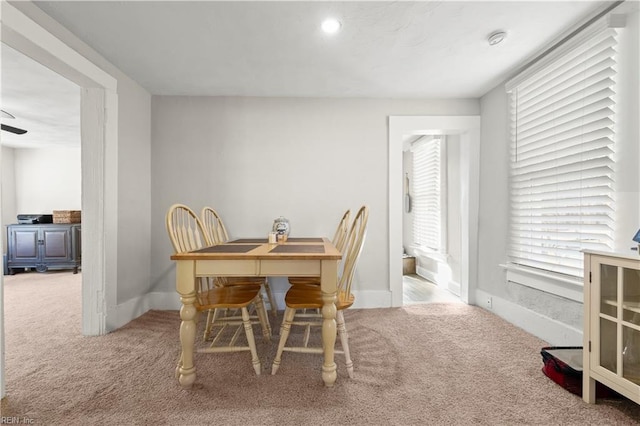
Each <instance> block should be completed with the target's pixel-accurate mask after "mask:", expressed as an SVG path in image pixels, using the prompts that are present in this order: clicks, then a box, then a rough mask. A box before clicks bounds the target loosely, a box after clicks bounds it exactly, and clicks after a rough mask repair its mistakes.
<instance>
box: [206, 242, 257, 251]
mask: <svg viewBox="0 0 640 426" xmlns="http://www.w3.org/2000/svg"><path fill="white" fill-rule="evenodd" d="M256 247H260V244H242V245H238V244H220V245H217V246H211V247H205V248H203V249H200V250H196V251H195V252H194V253H247V252H250V251H251V250H253V249H254V248H256Z"/></svg>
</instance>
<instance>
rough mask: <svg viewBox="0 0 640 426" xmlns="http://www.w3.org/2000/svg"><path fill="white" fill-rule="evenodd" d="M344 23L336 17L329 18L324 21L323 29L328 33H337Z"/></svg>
mask: <svg viewBox="0 0 640 426" xmlns="http://www.w3.org/2000/svg"><path fill="white" fill-rule="evenodd" d="M341 26H342V24H341V23H340V21H338V20H337V19H335V18H327V19H325V20H324V21H322V31H324V32H325V33H327V34H335V33H337V32H338V31H340V27H341Z"/></svg>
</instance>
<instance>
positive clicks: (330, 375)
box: [322, 292, 337, 387]
mask: <svg viewBox="0 0 640 426" xmlns="http://www.w3.org/2000/svg"><path fill="white" fill-rule="evenodd" d="M322 301H323V302H324V306H323V307H322V346H323V349H324V364H323V365H322V380H324V384H325V386H327V387H331V386H333V384H334V383H335V382H336V378H337V373H336V369H337V367H336V363H335V362H334V347H335V344H336V304H335V301H336V295H335V293H333V294H329V293H325V292H322Z"/></svg>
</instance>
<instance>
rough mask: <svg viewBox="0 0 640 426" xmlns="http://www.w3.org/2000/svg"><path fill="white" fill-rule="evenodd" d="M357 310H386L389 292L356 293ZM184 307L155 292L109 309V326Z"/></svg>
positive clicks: (278, 296)
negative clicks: (154, 311)
mask: <svg viewBox="0 0 640 426" xmlns="http://www.w3.org/2000/svg"><path fill="white" fill-rule="evenodd" d="M353 294H354V296H355V298H356V302H355V304H354V305H353V307H354V308H356V309H374V308H386V307H389V305H390V304H391V293H390V292H389V291H354V292H353ZM284 296H285V293H283V292H279V293H278V292H275V293H273V297H274V299H275V302H276V305H277V306H278V310H284V307H285V305H284ZM181 307H182V305H181V304H180V297H179V295H178V293H176V292H175V291H164V292H163V291H154V292H151V293H147V294H144V295H142V296H138V297H134V298H133V299H129V300H127V301H126V302H124V303H120V304H119V305H116V306H112V307H111V308H110V309H109V312H108V317H109V320H110V321H109V325H110V326H113V327H114V328H120V327H122V326H123V325H125V324H127V323H129V322H130V321H132V320H133V319H135V318H138V317H139V316H140V315H143V314H144V313H145V312H148V311H149V310H151V309H157V310H169V311H178V310H180V308H181Z"/></svg>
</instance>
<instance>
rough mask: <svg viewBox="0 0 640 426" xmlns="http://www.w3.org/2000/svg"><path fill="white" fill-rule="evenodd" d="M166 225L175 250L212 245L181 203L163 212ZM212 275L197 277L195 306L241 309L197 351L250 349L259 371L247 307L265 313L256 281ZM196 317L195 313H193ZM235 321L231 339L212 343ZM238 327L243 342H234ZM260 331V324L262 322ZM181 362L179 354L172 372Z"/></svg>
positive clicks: (197, 308) (198, 309)
mask: <svg viewBox="0 0 640 426" xmlns="http://www.w3.org/2000/svg"><path fill="white" fill-rule="evenodd" d="M166 226H167V232H168V234H169V239H170V240H171V243H172V245H173V248H174V250H175V252H176V253H184V252H188V251H193V250H198V249H200V248H202V247H206V246H210V245H212V244H211V242H210V241H209V239H208V237H207V235H206V234H205V231H204V227H203V225H202V222H201V221H200V219H199V218H198V216H197V215H196V214H195V213H194V212H193V210H191V209H190V208H189V207H187V206H185V205H183V204H174V205H172V206H171V207H170V208H169V210H168V212H167V215H166ZM215 278H216V277H198V278H197V288H196V300H195V303H194V305H195V308H196V310H197V311H198V312H203V311H204V312H214V311H216V310H219V309H239V310H240V311H241V320H240V321H238V320H236V319H233V320H229V321H227V322H226V323H221V324H222V325H221V330H220V331H219V332H218V334H217V335H216V337H215V338H214V341H213V343H212V344H211V346H209V347H207V348H199V349H197V352H205V353H209V352H213V353H219V352H238V351H247V350H248V351H250V352H251V362H252V364H253V368H254V370H255V372H256V374H260V370H261V368H260V360H259V358H258V354H257V351H256V344H255V338H254V335H253V328H252V323H253V322H254V321H252V319H251V316H250V315H249V310H248V307H249V306H250V305H252V304H253V305H255V307H256V310H258V311H260V310H262V314H260V315H259V316H264V317H266V313H265V312H264V305H263V302H262V300H261V298H260V286H259V285H244V286H237V287H236V286H234V287H225V286H219V285H216V283H215V282H216V279H215ZM196 318H197V317H196ZM232 325H237V326H238V327H237V329H236V331H235V333H234V334H233V335H232V337H231V341H230V343H229V344H228V345H225V346H216V345H215V344H216V343H218V341H219V338H220V337H221V336H222V333H223V331H224V329H225V328H226V327H227V326H232ZM241 330H244V331H245V335H246V340H247V344H246V345H244V346H243V345H236V343H237V340H238V337H239V335H240V332H241ZM263 332H264V324H263ZM181 366H182V354H180V360H179V362H178V368H177V369H176V375H178V374H179V369H180V367H181Z"/></svg>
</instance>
